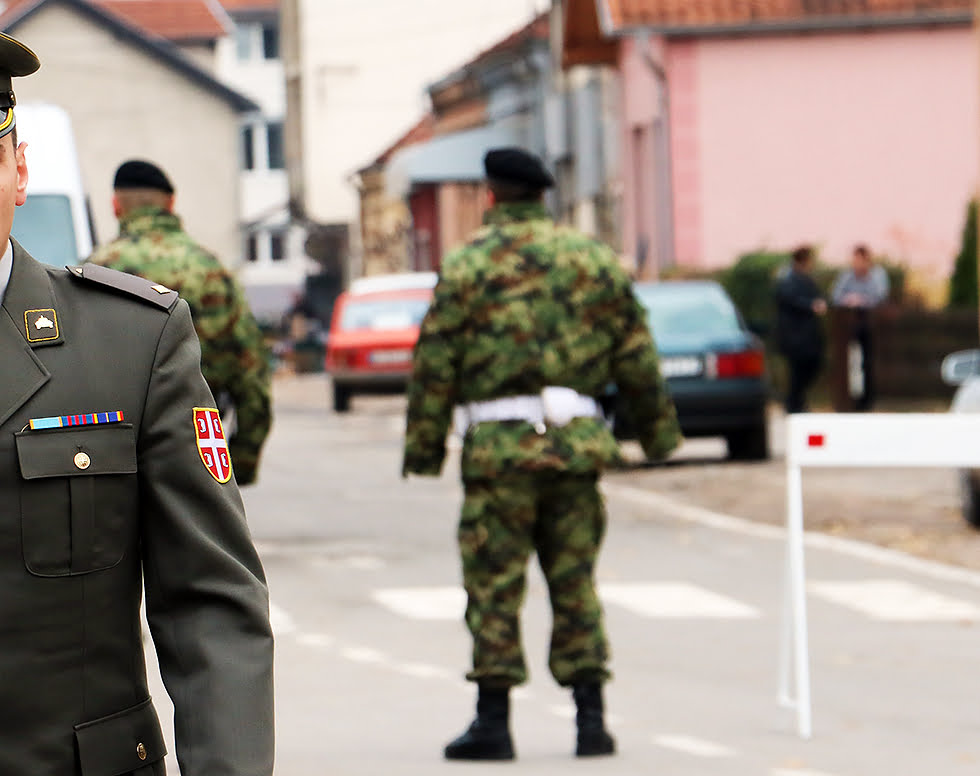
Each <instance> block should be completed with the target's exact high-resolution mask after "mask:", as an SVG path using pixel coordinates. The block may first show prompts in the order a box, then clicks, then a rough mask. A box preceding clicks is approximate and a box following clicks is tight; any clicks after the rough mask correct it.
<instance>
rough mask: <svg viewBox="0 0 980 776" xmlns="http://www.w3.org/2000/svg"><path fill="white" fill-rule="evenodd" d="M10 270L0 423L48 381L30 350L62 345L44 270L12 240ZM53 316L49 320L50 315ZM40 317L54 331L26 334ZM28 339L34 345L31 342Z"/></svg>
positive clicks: (1, 318) (2, 320) (1, 325)
mask: <svg viewBox="0 0 980 776" xmlns="http://www.w3.org/2000/svg"><path fill="white" fill-rule="evenodd" d="M10 242H11V246H12V251H13V269H12V270H11V273H10V283H9V284H8V285H7V293H6V294H5V295H4V300H3V306H2V308H0V309H2V312H0V357H2V358H3V380H0V423H4V422H6V420H7V419H8V418H9V417H10V416H11V415H13V414H14V413H15V412H16V411H17V410H18V409H19V408H20V407H22V406H23V405H24V404H25V403H27V401H28V400H29V399H30V398H31V397H32V396H33V395H34V394H36V393H37V392H38V391H39V390H40V389H41V387H42V386H43V385H44V384H45V383H47V382H48V380H50V379H51V373H50V372H49V371H48V369H47V367H45V365H44V362H43V361H41V359H40V357H39V354H35V352H34V350H35V349H36V348H38V347H41V346H44V345H60V344H61V343H62V342H64V337H63V332H62V330H61V322H60V321H59V320H58V318H57V312H58V310H57V308H58V304H57V300H56V299H55V294H54V289H53V288H52V287H51V281H50V279H49V277H48V272H47V270H46V269H45V268H44V267H43V266H41V265H40V264H39V263H38V262H36V261H35V260H34V259H32V258H31V256H30V254H28V253H27V251H25V250H24V249H23V248H21V247H20V245H19V244H18V243H17V241H16V240H11V241H10ZM52 313H53V314H54V317H52V315H51V314H52ZM41 316H43V317H45V318H46V319H48V320H50V321H51V323H52V325H53V326H54V325H57V328H53V327H52V328H48V327H47V326H46V325H45V326H42V327H41V328H36V326H35V332H36V334H30V332H31V329H29V328H28V326H29V325H30V324H31V322H33V323H35V324H36V323H37V321H38V320H39V319H40V317H41ZM32 337H33V338H34V339H36V340H37V341H35V342H32V341H31V339H32Z"/></svg>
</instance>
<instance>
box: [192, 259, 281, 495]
mask: <svg viewBox="0 0 980 776" xmlns="http://www.w3.org/2000/svg"><path fill="white" fill-rule="evenodd" d="M208 286H209V287H208V288H207V289H205V294H203V295H202V297H201V305H200V306H201V309H200V310H194V311H193V312H194V323H195V326H196V328H197V331H198V336H199V337H200V339H201V367H202V371H203V372H204V376H205V378H206V379H207V382H208V385H209V386H211V390H212V392H213V393H214V396H215V399H216V400H217V401H219V402H221V401H222V400H223V399H224V398H226V397H227V399H229V400H230V401H231V403H232V406H233V407H234V408H235V433H234V434H233V435H232V437H231V439H230V440H228V450H229V452H230V453H231V461H232V465H233V466H234V469H235V479H236V480H237V481H238V484H239V485H249V484H251V483H253V482H255V479H256V476H257V471H258V465H259V454H260V453H261V450H262V445H263V443H264V442H265V438H266V436H268V434H269V428H270V427H271V425H272V398H271V382H272V381H271V368H270V363H269V353H268V349H267V348H266V345H265V341H264V339H263V337H262V331H261V330H260V329H259V325H258V323H256V321H255V318H254V317H253V316H252V313H251V311H250V310H249V307H248V302H247V301H246V299H245V294H244V292H243V291H242V289H241V287H240V286H239V285H238V283H237V282H235V279H234V278H233V277H231V276H230V275H226V274H225V275H221V276H215V277H213V278H210V279H209V281H208Z"/></svg>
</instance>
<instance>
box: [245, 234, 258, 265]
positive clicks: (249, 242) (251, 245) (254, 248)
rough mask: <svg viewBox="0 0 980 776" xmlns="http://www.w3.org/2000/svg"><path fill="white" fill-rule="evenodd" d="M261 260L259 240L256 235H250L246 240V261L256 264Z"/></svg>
mask: <svg viewBox="0 0 980 776" xmlns="http://www.w3.org/2000/svg"><path fill="white" fill-rule="evenodd" d="M258 260H259V238H258V235H256V234H250V235H248V237H246V238H245V261H249V262H256V261H258Z"/></svg>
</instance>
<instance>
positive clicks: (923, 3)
mask: <svg viewBox="0 0 980 776" xmlns="http://www.w3.org/2000/svg"><path fill="white" fill-rule="evenodd" d="M603 1H604V2H605V4H606V7H607V8H608V12H609V17H610V18H611V21H612V23H613V26H614V27H616V28H624V27H637V26H648V27H661V28H670V27H723V26H730V25H745V24H752V23H759V24H765V23H767V22H768V23H775V22H792V21H806V20H815V19H821V18H833V17H837V18H850V17H854V18H866V19H877V18H882V17H885V18H902V17H908V18H912V19H915V18H926V17H930V16H937V15H943V14H949V13H960V14H962V13H964V12H969V11H972V9H973V7H974V5H975V2H974V0H603Z"/></svg>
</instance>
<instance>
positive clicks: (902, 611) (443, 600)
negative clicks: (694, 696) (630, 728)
mask: <svg viewBox="0 0 980 776" xmlns="http://www.w3.org/2000/svg"><path fill="white" fill-rule="evenodd" d="M809 590H810V592H811V594H812V595H813V596H815V597H816V598H819V599H821V600H823V601H825V602H827V603H831V604H834V605H837V606H843V607H845V608H848V609H850V610H851V611H855V612H858V613H860V614H863V615H865V616H867V617H870V618H871V619H873V620H878V621H883V622H980V606H977V605H976V604H974V603H971V602H970V601H965V600H961V599H958V598H952V597H950V596H946V595H941V594H939V593H936V592H934V591H931V590H928V589H927V588H924V587H922V586H919V585H915V584H912V583H910V582H904V581H901V580H894V579H866V580H854V581H814V582H811V583H810V584H809ZM599 593H600V596H601V598H602V600H603V603H604V604H606V605H611V606H615V607H619V608H622V609H626V610H627V611H629V612H631V613H632V614H635V615H637V616H640V617H644V618H651V619H691V620H694V619H707V620H752V619H758V618H759V617H761V616H762V615H761V612H760V611H759V609H758V608H756V607H755V606H753V605H751V604H748V603H746V602H744V601H739V600H737V599H735V598H731V597H729V596H726V595H722V594H721V593H718V592H715V591H712V590H708V589H706V588H703V587H700V586H698V585H693V584H690V583H687V582H677V581H662V582H633V583H605V584H601V585H600V586H599ZM371 595H372V598H373V599H374V601H375V602H376V603H378V604H380V605H382V606H384V607H385V608H386V609H388V610H390V611H392V612H394V613H395V614H397V615H399V616H401V617H406V618H408V619H413V620H427V621H433V620H444V621H453V622H458V621H459V620H460V619H461V618H462V616H463V611H464V609H465V607H466V594H465V593H464V591H463V590H462V588H461V587H458V586H448V585H447V586H420V587H401V588H383V589H379V590H375V591H374V592H373V593H372V594H371ZM283 614H284V613H282V612H280V611H277V610H275V609H274V610H273V616H274V620H275V623H276V626H277V628H276V629H277V632H288V631H289V630H291V629H292V628H293V627H294V626H293V624H292V623H291V622H290V621H289V618H288V616H285V617H284V616H283Z"/></svg>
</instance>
